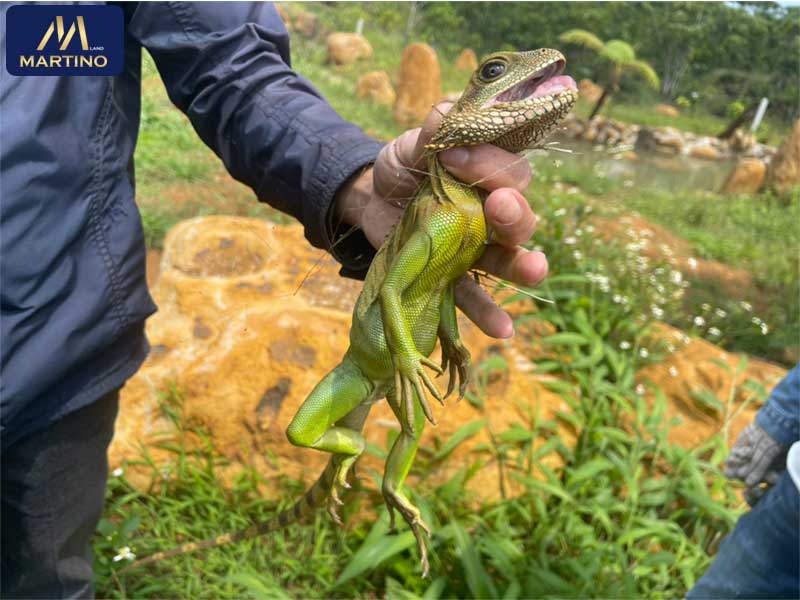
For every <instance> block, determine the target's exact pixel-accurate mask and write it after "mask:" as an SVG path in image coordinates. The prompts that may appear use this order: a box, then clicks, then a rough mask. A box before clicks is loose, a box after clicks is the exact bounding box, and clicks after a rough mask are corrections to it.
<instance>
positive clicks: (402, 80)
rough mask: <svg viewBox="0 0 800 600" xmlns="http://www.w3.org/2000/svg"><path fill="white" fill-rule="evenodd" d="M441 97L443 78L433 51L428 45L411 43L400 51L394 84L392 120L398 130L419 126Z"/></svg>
mask: <svg viewBox="0 0 800 600" xmlns="http://www.w3.org/2000/svg"><path fill="white" fill-rule="evenodd" d="M441 98H442V79H441V72H440V69H439V58H438V57H437V56H436V51H435V50H434V49H433V48H431V47H430V46H428V45H427V44H421V43H414V44H410V45H409V46H407V47H406V49H405V50H403V56H402V58H401V60H400V74H399V76H398V81H397V100H396V101H395V104H394V120H395V123H397V124H398V125H399V126H401V127H415V126H417V125H420V124H421V123H422V121H423V120H424V119H425V117H426V116H427V115H428V113H429V112H430V110H431V106H433V105H434V104H435V103H436V102H438V101H439V100H440V99H441Z"/></svg>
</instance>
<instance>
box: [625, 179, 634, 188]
mask: <svg viewBox="0 0 800 600" xmlns="http://www.w3.org/2000/svg"><path fill="white" fill-rule="evenodd" d="M622 187H626V188H632V187H633V180H631V179H626V180H625V181H623V182H622Z"/></svg>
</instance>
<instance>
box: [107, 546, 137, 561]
mask: <svg viewBox="0 0 800 600" xmlns="http://www.w3.org/2000/svg"><path fill="white" fill-rule="evenodd" d="M135 558H136V555H135V554H134V553H133V552H131V549H130V548H129V547H128V546H125V547H123V548H120V549H119V550H118V551H117V555H116V556H115V557H114V559H113V560H114V562H119V561H121V560H134V559H135Z"/></svg>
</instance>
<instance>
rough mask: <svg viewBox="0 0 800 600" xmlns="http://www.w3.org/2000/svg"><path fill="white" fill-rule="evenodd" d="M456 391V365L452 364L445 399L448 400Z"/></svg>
mask: <svg viewBox="0 0 800 600" xmlns="http://www.w3.org/2000/svg"><path fill="white" fill-rule="evenodd" d="M454 389H456V364H455V363H453V362H451V363H450V374H449V378H448V380H447V393H446V394H445V395H444V397H445V399H447V398H448V397H449V396H450V394H452V393H453V390H454Z"/></svg>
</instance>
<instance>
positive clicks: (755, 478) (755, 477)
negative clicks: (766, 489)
mask: <svg viewBox="0 0 800 600" xmlns="http://www.w3.org/2000/svg"><path fill="white" fill-rule="evenodd" d="M771 462H772V460H771V457H770V458H769V459H768V458H767V457H765V456H763V455H762V457H761V458H760V459H759V460H756V461H754V462H753V463H752V466H751V468H750V472H749V473H748V474H747V477H745V478H744V483H745V485H748V486H750V487H752V486H754V485H758V484H759V483H761V481H762V480H763V479H764V473H766V472H767V468H768V467H769V464H770V463H771Z"/></svg>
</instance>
